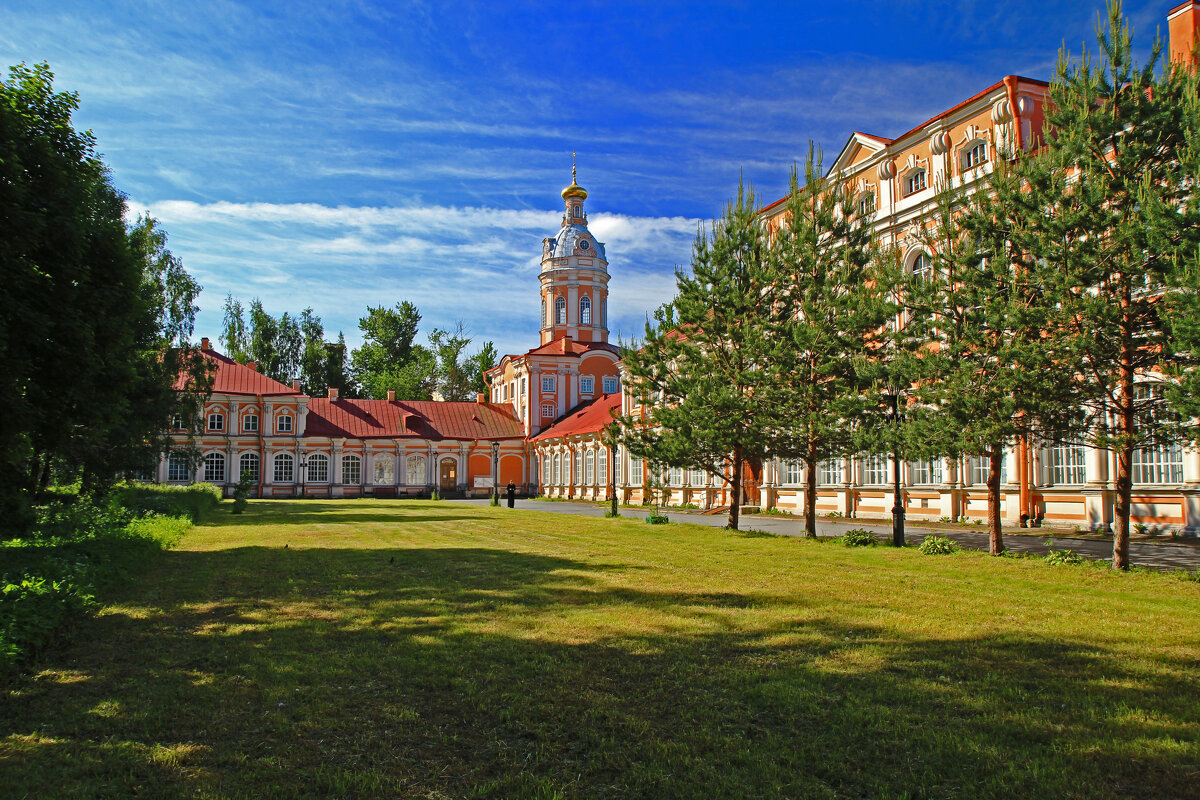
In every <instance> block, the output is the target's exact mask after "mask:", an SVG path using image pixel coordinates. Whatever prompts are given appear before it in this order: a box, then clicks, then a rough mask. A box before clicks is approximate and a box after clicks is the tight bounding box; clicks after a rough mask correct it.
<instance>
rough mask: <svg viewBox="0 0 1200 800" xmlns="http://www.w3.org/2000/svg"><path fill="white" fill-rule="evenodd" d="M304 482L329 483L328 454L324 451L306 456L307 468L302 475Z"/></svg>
mask: <svg viewBox="0 0 1200 800" xmlns="http://www.w3.org/2000/svg"><path fill="white" fill-rule="evenodd" d="M304 482H305V483H329V456H327V455H325V454H324V453H313V454H311V455H310V456H309V457H308V469H307V470H306V474H305V476H304Z"/></svg>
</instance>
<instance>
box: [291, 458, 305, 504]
mask: <svg viewBox="0 0 1200 800" xmlns="http://www.w3.org/2000/svg"><path fill="white" fill-rule="evenodd" d="M307 475H308V453H305V454H304V455H303V456H301V457H300V474H299V475H297V476H296V482H295V483H294V484H293V485H294V486H295V487H296V490H295V491H293V493H294V494H296V496H297V497H305V496H306V493H307V488H306V486H305V478H306V477H307ZM297 492H298V493H297Z"/></svg>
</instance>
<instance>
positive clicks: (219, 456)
mask: <svg viewBox="0 0 1200 800" xmlns="http://www.w3.org/2000/svg"><path fill="white" fill-rule="evenodd" d="M218 465H219V468H218ZM225 476H226V471H225V454H224V453H221V452H213V453H205V454H204V482H205V483H224V482H225Z"/></svg>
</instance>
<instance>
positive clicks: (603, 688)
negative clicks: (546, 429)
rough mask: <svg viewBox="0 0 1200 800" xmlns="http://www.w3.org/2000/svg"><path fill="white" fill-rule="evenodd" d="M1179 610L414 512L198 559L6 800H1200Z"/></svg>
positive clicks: (887, 557)
mask: <svg viewBox="0 0 1200 800" xmlns="http://www.w3.org/2000/svg"><path fill="white" fill-rule="evenodd" d="M1198 664H1200V584H1196V583H1188V582H1185V581H1182V580H1179V579H1177V578H1174V577H1171V576H1166V575H1159V574H1150V573H1134V574H1128V575H1113V574H1110V573H1109V572H1107V571H1104V570H1098V569H1094V568H1089V567H1058V568H1055V567H1050V566H1047V565H1045V564H1042V563H1040V562H1036V561H1032V560H1019V559H992V558H989V557H987V556H985V555H982V554H978V553H963V554H959V555H955V556H942V557H931V556H922V555H920V554H919V553H917V552H916V551H914V550H911V549H908V550H904V551H896V550H893V549H891V548H886V547H878V548H844V547H841V546H839V545H836V544H830V543H815V542H809V541H804V540H797V539H782V538H773V537H764V536H755V535H753V534H750V535H747V534H738V533H731V532H725V531H719V530H715V529H710V528H701V527H696V526H687V525H669V526H649V525H646V524H644V523H643V522H641V521H636V520H608V519H601V518H583V517H573V516H566V515H558V514H550V513H544V512H521V511H510V510H508V509H505V508H490V507H483V506H467V505H457V504H453V503H437V502H420V501H409V502H394V501H393V502H386V501H380V502H374V501H347V502H318V501H307V502H278V501H277V502H270V501H263V502H254V503H251V505H250V508H249V510H248V512H247V514H246V515H244V516H240V517H237V516H231V515H229V513H228V511H227V510H226V509H222V510H221V511H220V512H218V513H217V514H216V516H215V519H213V520H212V521H211V522H210V523H207V524H205V525H203V526H201V527H198V528H196V529H194V530H193V531H192V532H191V533H189V534H188V535H187V536H186V537H185V538H184V539H183V541H182V543H181V544H180V545H179V547H178V548H177V549H175V550H173V551H170V552H167V553H165V554H163V556H162V557H161V561H160V562H159V563H158V565H157V566H156V568H155V569H154V570H153V571H152V572H151V573H150V574H148V575H146V576H144V577H143V578H142V579H141V580H140V581H139V582H137V583H136V584H134V585H133V586H131V588H130V589H129V590H128V591H127V592H126V593H125V594H124V595H123V596H122V597H119V598H116V602H115V603H113V604H110V605H109V606H107V607H106V608H105V609H104V611H103V612H102V613H101V614H100V615H99V616H97V617H96V618H94V619H90V620H88V621H86V622H85V623H84V624H83V625H82V627H81V629H80V630H79V631H77V634H76V639H75V643H74V644H72V645H70V646H69V647H67V648H65V649H61V650H59V651H56V652H53V653H50V654H48V655H47V656H45V657H43V658H42V659H41V661H39V662H38V663H37V664H36V665H35V670H34V672H33V674H32V675H27V676H25V677H23V678H19V679H16V680H15V681H14V682H12V683H11V684H10V685H8V686H7V687H5V691H4V693H3V699H2V700H0V795H2V796H4V797H31V798H34V797H36V798H43V797H48V798H70V797H88V798H91V797H127V796H134V795H135V794H136V796H138V797H205V798H209V797H211V798H217V797H246V798H251V797H253V798H258V797H286V798H291V797H422V798H459V797H514V798H516V797H520V798H545V799H547V800H548V799H549V798H725V797H731V798H735V797H736V798H741V797H744V798H768V797H797V798H807V797H813V798H986V797H996V798H999V797H1004V798H1009V797H1028V798H1070V797H1079V798H1110V797H1111V798H1115V797H1139V798H1188V797H1200V667H1198Z"/></svg>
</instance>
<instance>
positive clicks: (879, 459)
mask: <svg viewBox="0 0 1200 800" xmlns="http://www.w3.org/2000/svg"><path fill="white" fill-rule="evenodd" d="M890 463H891V459H890V458H888V456H887V455H885V454H884V453H872V454H870V455H868V456H867V457H866V458H864V459H863V472H862V475H863V485H864V486H886V485H887V483H888V467H889V466H890Z"/></svg>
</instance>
